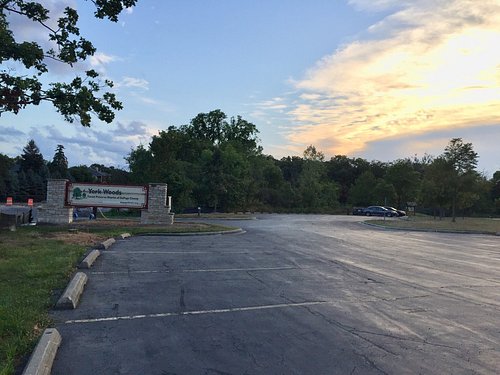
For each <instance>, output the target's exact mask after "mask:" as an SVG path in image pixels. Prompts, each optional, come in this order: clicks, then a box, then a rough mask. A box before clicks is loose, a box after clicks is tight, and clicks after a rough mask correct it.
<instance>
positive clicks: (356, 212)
mask: <svg viewBox="0 0 500 375" xmlns="http://www.w3.org/2000/svg"><path fill="white" fill-rule="evenodd" d="M352 214H353V215H364V214H365V209H364V208H363V207H354V208H353V209H352Z"/></svg>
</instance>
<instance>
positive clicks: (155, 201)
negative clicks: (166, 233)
mask: <svg viewBox="0 0 500 375" xmlns="http://www.w3.org/2000/svg"><path fill="white" fill-rule="evenodd" d="M173 223H174V215H173V214H171V213H170V206H167V184H149V195H148V209H147V210H142V211H141V224H167V225H171V224H173Z"/></svg>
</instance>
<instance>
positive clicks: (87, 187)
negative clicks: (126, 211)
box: [66, 183, 148, 208]
mask: <svg viewBox="0 0 500 375" xmlns="http://www.w3.org/2000/svg"><path fill="white" fill-rule="evenodd" d="M147 203H148V188H147V186H143V185H138V186H132V185H105V184H84V183H68V185H67V187H66V204H67V205H68V206H76V207H120V208H147Z"/></svg>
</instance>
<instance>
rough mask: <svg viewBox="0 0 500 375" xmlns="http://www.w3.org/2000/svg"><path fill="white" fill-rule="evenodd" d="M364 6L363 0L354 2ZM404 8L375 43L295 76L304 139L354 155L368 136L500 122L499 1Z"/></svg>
mask: <svg viewBox="0 0 500 375" xmlns="http://www.w3.org/2000/svg"><path fill="white" fill-rule="evenodd" d="M351 2H352V3H355V5H357V6H362V5H363V4H367V2H365V1H363V0H356V1H354V0H353V1H351ZM397 3H398V4H399V6H401V4H403V7H404V8H403V9H400V10H398V11H396V12H394V13H393V14H392V15H390V16H388V17H386V18H385V19H383V20H382V21H381V22H379V23H378V24H376V25H373V26H372V27H371V28H370V30H369V32H370V39H369V40H368V39H367V40H358V41H355V42H352V43H350V44H347V45H345V46H343V47H341V48H339V49H338V50H337V51H336V52H335V53H333V54H332V55H330V56H326V57H325V58H323V59H322V60H321V61H320V62H318V63H317V65H316V66H315V67H313V68H312V69H311V70H310V71H309V72H308V73H307V74H306V76H305V77H304V78H303V79H302V80H299V81H297V82H295V86H296V88H297V89H298V90H299V91H300V92H301V95H300V98H299V102H298V103H297V104H296V105H295V106H294V107H293V108H292V109H291V110H290V111H289V112H288V113H289V114H290V115H291V116H292V118H293V119H294V120H295V122H296V123H298V124H299V125H298V126H297V127H295V128H293V130H291V132H290V133H289V134H288V136H287V138H288V140H289V141H290V142H291V143H293V144H295V145H297V144H301V145H304V146H306V145H308V144H316V145H319V144H324V145H329V146H328V147H329V148H328V149H324V151H326V152H327V153H328V154H352V153H356V152H359V151H361V150H363V149H364V148H365V146H366V144H367V143H368V142H373V141H378V140H385V139H389V138H394V137H400V136H408V135H412V134H413V135H418V134H423V133H426V132H430V131H436V130H441V129H448V128H452V127H471V126H481V125H485V124H492V123H499V121H500V49H498V47H497V46H499V45H500V3H499V2H498V1H496V0H495V1H493V0H485V1H481V2H477V1H470V0H469V1H464V0H457V1H437V2H427V1H414V2H409V3H406V5H405V3H401V2H395V1H390V0H383V1H382V0H381V1H379V2H378V4H379V5H380V6H381V5H384V6H390V5H396V4H397Z"/></svg>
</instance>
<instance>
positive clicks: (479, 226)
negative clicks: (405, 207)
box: [367, 215, 500, 234]
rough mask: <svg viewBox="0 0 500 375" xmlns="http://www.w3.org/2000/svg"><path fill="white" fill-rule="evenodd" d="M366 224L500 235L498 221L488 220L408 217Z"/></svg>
mask: <svg viewBox="0 0 500 375" xmlns="http://www.w3.org/2000/svg"><path fill="white" fill-rule="evenodd" d="M367 222H368V223H372V224H377V225H381V226H384V227H387V228H401V229H410V230H411V229H416V230H430V231H440V230H441V231H456V232H464V233H467V232H482V233H490V234H496V233H500V220H498V219H489V218H472V217H466V218H465V219H464V218H461V217H458V218H457V219H456V221H455V222H452V221H451V218H449V217H445V218H442V219H439V218H435V219H434V218H433V217H432V216H424V215H418V216H410V217H408V218H405V219H395V220H386V221H384V220H383V219H377V220H368V221H367Z"/></svg>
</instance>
